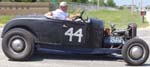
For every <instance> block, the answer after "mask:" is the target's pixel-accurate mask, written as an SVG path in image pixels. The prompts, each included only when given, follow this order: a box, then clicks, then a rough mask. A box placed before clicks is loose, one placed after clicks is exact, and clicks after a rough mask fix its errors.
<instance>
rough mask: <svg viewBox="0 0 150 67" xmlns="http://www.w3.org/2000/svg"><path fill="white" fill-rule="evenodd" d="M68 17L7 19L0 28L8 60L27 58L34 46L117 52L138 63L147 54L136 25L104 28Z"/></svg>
mask: <svg viewBox="0 0 150 67" xmlns="http://www.w3.org/2000/svg"><path fill="white" fill-rule="evenodd" d="M83 13H84V11H82V12H81V16H78V17H76V18H75V19H73V20H72V21H68V20H58V19H51V18H47V17H45V16H22V17H17V18H14V19H12V20H10V21H9V22H8V23H7V24H6V25H5V27H4V29H3V32H2V49H3V52H4V54H5V55H6V56H7V57H8V58H9V59H11V60H17V61H22V60H27V59H29V58H30V57H31V55H32V54H33V52H34V51H35V49H38V48H44V49H49V50H52V51H58V52H64V53H75V54H112V53H117V54H121V55H122V56H123V58H124V60H125V61H126V62H127V63H128V64H130V65H142V64H143V63H145V62H146V60H147V59H148V57H149V48H148V45H147V43H146V42H145V41H143V40H142V39H140V38H138V37H137V35H136V29H137V26H136V24H134V23H131V24H129V25H128V26H127V29H125V30H117V29H116V28H115V25H114V24H112V25H111V27H110V29H109V28H106V29H104V22H103V21H101V20H98V19H91V18H88V19H83V18H82V15H83Z"/></svg>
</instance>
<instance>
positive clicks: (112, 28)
mask: <svg viewBox="0 0 150 67" xmlns="http://www.w3.org/2000/svg"><path fill="white" fill-rule="evenodd" d="M115 26H116V25H115V24H111V30H112V32H114V31H115V30H116V28H115Z"/></svg>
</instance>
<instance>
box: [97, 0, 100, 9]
mask: <svg viewBox="0 0 150 67" xmlns="http://www.w3.org/2000/svg"><path fill="white" fill-rule="evenodd" d="M99 5H100V3H99V0H97V9H99Z"/></svg>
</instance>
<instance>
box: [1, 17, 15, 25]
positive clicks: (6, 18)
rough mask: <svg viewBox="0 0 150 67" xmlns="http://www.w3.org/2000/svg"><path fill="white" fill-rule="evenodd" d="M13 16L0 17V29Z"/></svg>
mask: <svg viewBox="0 0 150 67" xmlns="http://www.w3.org/2000/svg"><path fill="white" fill-rule="evenodd" d="M11 18H13V16H0V27H1V26H3V25H4V24H5V23H7V22H8V21H9V20H10V19H11Z"/></svg>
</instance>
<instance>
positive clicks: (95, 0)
mask: <svg viewBox="0 0 150 67" xmlns="http://www.w3.org/2000/svg"><path fill="white" fill-rule="evenodd" d="M93 3H94V4H97V0H93ZM99 6H105V3H104V0H99Z"/></svg>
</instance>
